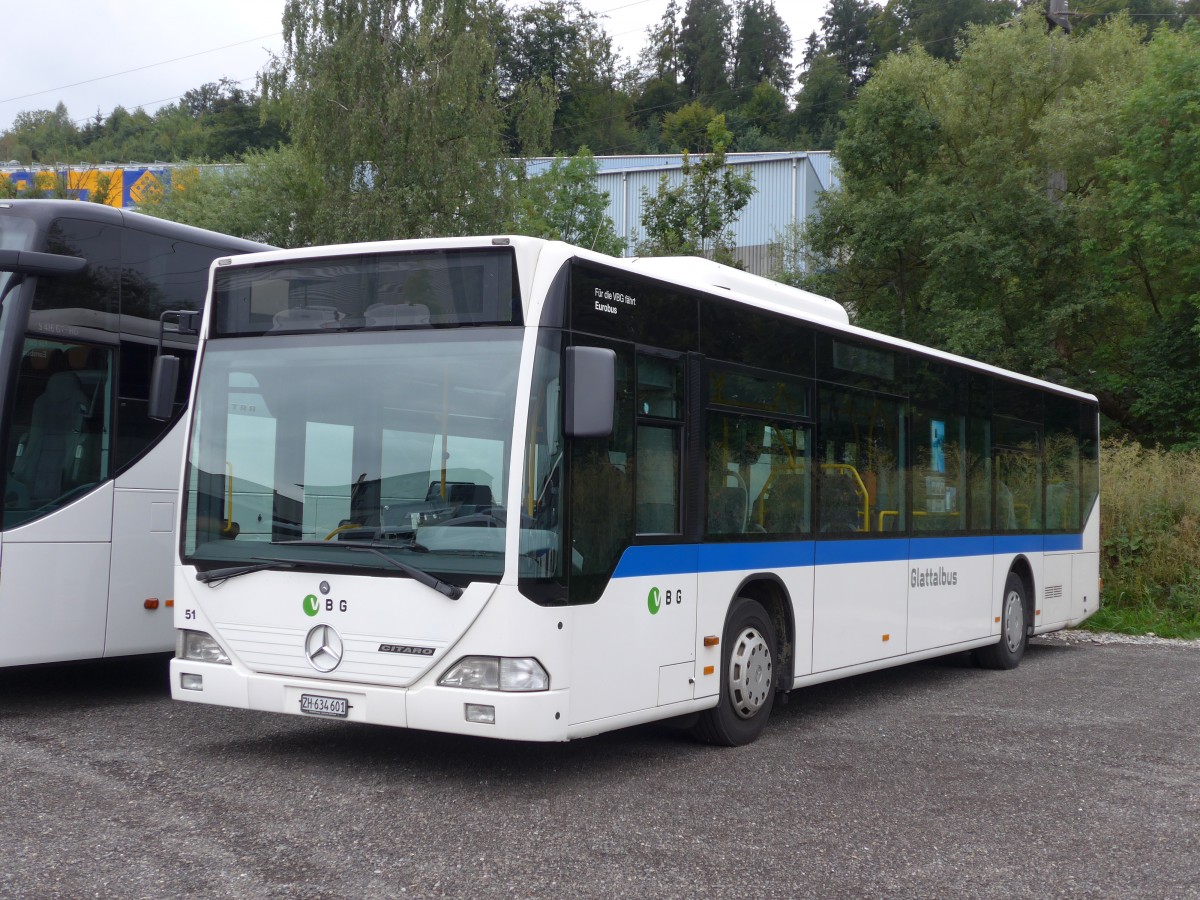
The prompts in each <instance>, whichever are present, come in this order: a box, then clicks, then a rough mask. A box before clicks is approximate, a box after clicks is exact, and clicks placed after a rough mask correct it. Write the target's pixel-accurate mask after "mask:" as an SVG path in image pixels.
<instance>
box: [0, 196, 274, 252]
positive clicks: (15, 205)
mask: <svg viewBox="0 0 1200 900" xmlns="http://www.w3.org/2000/svg"><path fill="white" fill-rule="evenodd" d="M5 214H11V215H19V216H23V217H24V218H27V219H32V220H33V221H35V222H37V223H38V225H39V226H42V227H44V226H45V225H47V224H49V222H50V221H51V220H53V219H59V218H70V219H86V220H88V221H92V222H101V223H106V224H109V225H115V226H119V227H123V228H132V229H135V230H139V231H149V232H152V233H154V234H159V235H163V236H164V237H174V238H178V239H179V240H186V241H191V242H192V243H197V244H206V245H209V246H214V245H215V246H220V247H226V248H228V249H229V250H236V251H238V252H239V253H260V252H263V251H265V250H273V249H275V248H274V247H272V246H270V245H269V244H260V243H258V242H256V241H248V240H246V239H245V238H239V237H233V236H232V235H228V234H222V233H221V232H219V231H209V230H208V229H206V228H197V227H195V226H194V225H183V224H181V223H179V222H172V221H171V220H170V219H159V218H157V217H155V216H150V215H147V214H145V213H140V212H136V211H134V210H124V209H117V208H115V207H112V206H108V205H107V204H104V203H87V202H85V201H82V200H21V199H16V200H0V215H5Z"/></svg>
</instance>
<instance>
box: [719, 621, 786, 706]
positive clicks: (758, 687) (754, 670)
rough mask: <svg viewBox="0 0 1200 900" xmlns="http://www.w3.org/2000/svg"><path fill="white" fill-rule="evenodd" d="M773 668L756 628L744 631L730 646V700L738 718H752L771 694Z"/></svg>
mask: <svg viewBox="0 0 1200 900" xmlns="http://www.w3.org/2000/svg"><path fill="white" fill-rule="evenodd" d="M773 675H774V666H773V663H772V660H771V648H770V646H769V645H768V644H767V642H766V640H765V639H764V638H763V636H762V633H761V632H760V631H759V630H758V629H757V628H747V629H746V630H744V631H743V632H742V633H741V634H740V635H738V637H737V639H736V640H735V641H734V644H733V651H732V652H731V653H730V658H729V699H730V701H731V702H732V705H733V711H734V712H735V713H737V715H738V717H739V718H742V719H751V718H753V717H754V716H755V715H756V714H757V713H758V711H759V710H760V709H762V708H763V705H764V704H765V703H766V702H767V698H768V697H770V696H771V691H772V690H774V689H775V686H774V684H773V677H772V676H773Z"/></svg>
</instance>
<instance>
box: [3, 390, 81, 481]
mask: <svg viewBox="0 0 1200 900" xmlns="http://www.w3.org/2000/svg"><path fill="white" fill-rule="evenodd" d="M87 407H88V397H87V394H85V393H84V391H83V387H82V385H81V384H80V382H79V376H78V375H76V374H75V373H74V372H56V373H55V374H53V375H51V376H50V378H49V380H48V381H47V382H46V390H45V391H44V392H43V393H42V395H41V396H40V397H38V398H37V399H36V400H34V401H33V418H32V421H31V422H30V425H29V438H28V440H27V441H26V442H25V446H24V448H23V450H22V452H21V456H20V458H19V459H17V460H16V462H15V463H14V465H13V477H14V478H15V479H16V480H18V481H20V482H21V484H23V485H24V487H25V488H26V489H27V490H28V492H29V499H30V501H32V502H34V503H39V502H44V501H47V500H53V499H54V498H55V497H58V496H60V495H61V494H62V492H63V488H64V484H63V482H64V476H65V475H68V474H69V473H70V472H71V471H72V470H73V469H74V467H75V459H76V456H77V455H78V450H79V447H80V446H81V442H82V441H83V438H84V435H83V421H84V418H85V417H86V416H87Z"/></svg>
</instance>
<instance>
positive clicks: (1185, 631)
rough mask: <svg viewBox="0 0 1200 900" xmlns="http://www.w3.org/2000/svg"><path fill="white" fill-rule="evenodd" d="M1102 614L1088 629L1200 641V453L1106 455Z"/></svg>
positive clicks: (1119, 444)
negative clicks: (1187, 638) (1152, 634)
mask: <svg viewBox="0 0 1200 900" xmlns="http://www.w3.org/2000/svg"><path fill="white" fill-rule="evenodd" d="M1100 498H1101V499H1100V545H1101V553H1100V576H1101V578H1102V579H1103V580H1104V590H1103V592H1102V594H1101V606H1100V611H1099V612H1098V613H1097V614H1096V615H1094V616H1093V617H1092V618H1091V619H1089V620H1088V622H1087V627H1089V628H1096V629H1103V630H1110V631H1121V632H1126V633H1146V632H1154V633H1155V634H1158V635H1160V636H1163V637H1189V638H1196V637H1200V451H1196V450H1192V451H1189V452H1171V451H1166V450H1161V449H1151V448H1147V447H1143V446H1141V445H1140V444H1138V443H1135V442H1130V441H1106V442H1105V443H1104V445H1103V446H1102V448H1101V451H1100Z"/></svg>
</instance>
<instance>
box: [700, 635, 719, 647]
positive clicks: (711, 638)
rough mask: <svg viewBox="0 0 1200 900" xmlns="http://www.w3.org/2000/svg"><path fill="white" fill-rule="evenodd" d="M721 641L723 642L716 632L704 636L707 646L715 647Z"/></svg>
mask: <svg viewBox="0 0 1200 900" xmlns="http://www.w3.org/2000/svg"><path fill="white" fill-rule="evenodd" d="M719 643H721V639H720V638H719V637H717V636H716V635H715V634H710V635H706V636H705V638H704V646H705V647H715V646H717V644H719Z"/></svg>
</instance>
